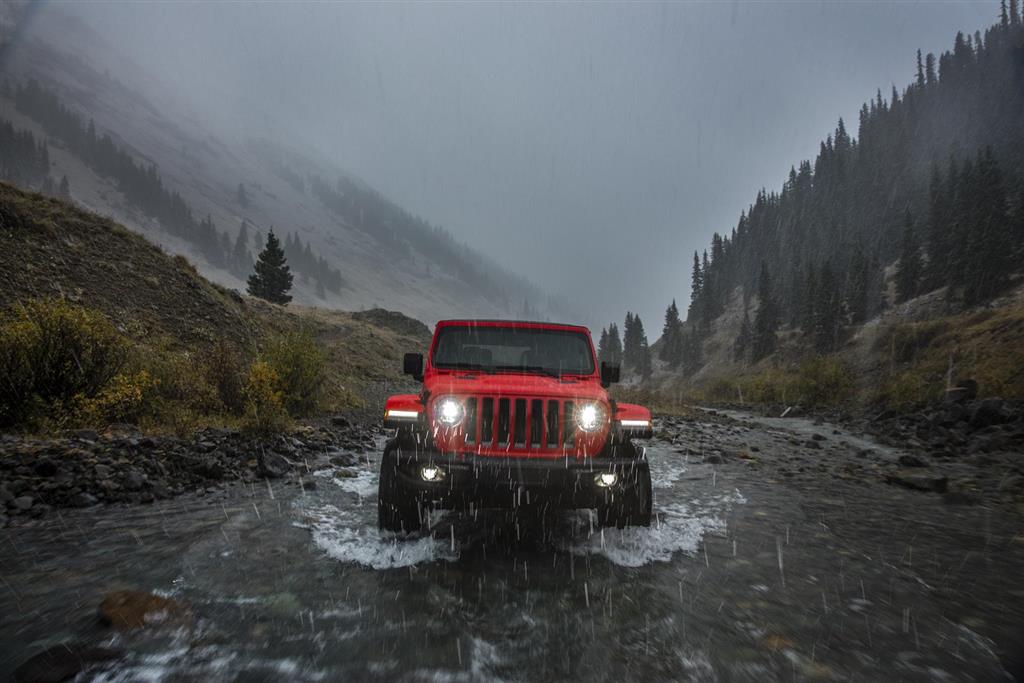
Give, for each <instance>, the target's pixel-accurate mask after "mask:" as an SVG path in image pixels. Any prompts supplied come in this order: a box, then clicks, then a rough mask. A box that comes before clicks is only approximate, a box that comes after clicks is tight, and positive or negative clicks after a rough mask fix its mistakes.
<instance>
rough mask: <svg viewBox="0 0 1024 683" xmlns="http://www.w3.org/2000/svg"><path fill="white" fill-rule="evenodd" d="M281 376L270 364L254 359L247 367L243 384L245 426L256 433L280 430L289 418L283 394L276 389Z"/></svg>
mask: <svg viewBox="0 0 1024 683" xmlns="http://www.w3.org/2000/svg"><path fill="white" fill-rule="evenodd" d="M280 383H281V378H280V377H279V376H278V374H277V372H276V371H275V370H274V369H273V368H272V367H270V365H269V364H268V363H266V362H263V361H256V362H255V363H253V364H252V366H251V367H250V368H249V377H248V380H247V381H246V384H245V427H246V428H247V429H249V430H250V431H253V432H257V433H264V434H265V433H269V432H277V431H281V430H282V429H284V428H285V427H287V425H288V422H289V418H288V412H287V411H286V410H285V407H284V400H283V394H282V392H281V391H280V390H279V389H278V386H279V385H280Z"/></svg>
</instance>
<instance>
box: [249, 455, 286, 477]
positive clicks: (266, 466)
mask: <svg viewBox="0 0 1024 683" xmlns="http://www.w3.org/2000/svg"><path fill="white" fill-rule="evenodd" d="M257 462H258V463H259V467H258V471H259V473H260V475H261V476H264V477H267V478H268V479H280V478H281V477H283V476H284V475H286V474H287V473H288V470H290V469H291V468H292V463H291V461H290V460H288V458H286V457H284V456H283V455H281V454H280V453H273V452H271V453H260V456H259V458H258V460H257Z"/></svg>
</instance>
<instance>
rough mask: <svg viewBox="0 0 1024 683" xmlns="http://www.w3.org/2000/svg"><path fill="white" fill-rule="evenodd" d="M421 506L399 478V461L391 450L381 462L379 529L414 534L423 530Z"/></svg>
mask: <svg viewBox="0 0 1024 683" xmlns="http://www.w3.org/2000/svg"><path fill="white" fill-rule="evenodd" d="M421 519H422V516H421V511H420V505H419V503H418V502H417V500H416V497H415V495H414V494H413V492H412V491H409V490H408V489H406V487H405V486H403V485H402V481H401V479H399V477H398V459H397V458H395V456H394V454H393V453H392V452H391V450H390V449H387V450H385V451H384V457H383V458H381V461H380V483H379V485H378V488H377V527H378V528H380V529H381V530H382V531H394V532H413V531H420V530H421V529H422V526H423V525H422V521H421Z"/></svg>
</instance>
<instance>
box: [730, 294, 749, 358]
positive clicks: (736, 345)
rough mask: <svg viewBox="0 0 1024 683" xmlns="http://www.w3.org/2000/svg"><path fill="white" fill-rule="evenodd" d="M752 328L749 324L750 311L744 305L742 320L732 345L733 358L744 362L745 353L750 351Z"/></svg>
mask: <svg viewBox="0 0 1024 683" xmlns="http://www.w3.org/2000/svg"><path fill="white" fill-rule="evenodd" d="M753 337H754V330H753V327H752V326H751V324H750V312H749V311H748V310H747V308H746V307H744V309H743V322H742V323H740V333H739V334H738V335H737V336H736V341H735V342H733V345H732V355H733V358H734V359H736V360H738V361H742V362H746V360H747V354H748V353H749V352H750V348H751V345H752V343H753Z"/></svg>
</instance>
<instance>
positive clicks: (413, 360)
mask: <svg viewBox="0 0 1024 683" xmlns="http://www.w3.org/2000/svg"><path fill="white" fill-rule="evenodd" d="M402 373H403V374H406V375H412V378H413V379H415V380H417V381H419V380H422V379H423V354H422V353H407V354H405V357H404V358H402Z"/></svg>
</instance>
